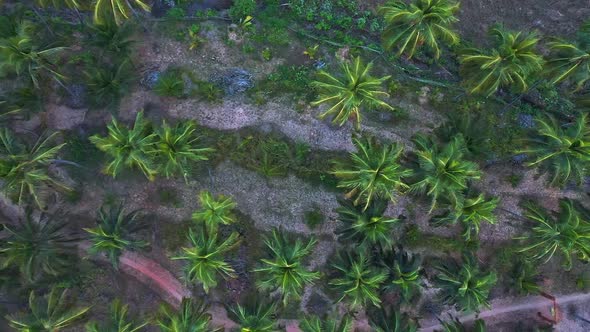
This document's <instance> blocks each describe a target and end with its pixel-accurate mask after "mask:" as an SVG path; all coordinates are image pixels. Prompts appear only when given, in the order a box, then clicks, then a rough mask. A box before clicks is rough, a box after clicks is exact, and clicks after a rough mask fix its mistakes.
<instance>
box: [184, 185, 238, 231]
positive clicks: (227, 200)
mask: <svg viewBox="0 0 590 332" xmlns="http://www.w3.org/2000/svg"><path fill="white" fill-rule="evenodd" d="M199 202H200V203H201V208H200V209H199V210H197V211H195V212H193V215H192V219H193V220H194V221H196V222H202V223H204V224H205V225H206V226H207V228H209V229H217V227H218V226H219V225H229V224H233V223H234V222H235V221H236V217H235V215H234V214H233V213H232V210H233V209H235V208H236V206H237V204H236V202H234V200H233V199H232V198H231V197H226V196H223V195H218V196H217V198H214V197H213V195H211V193H210V192H208V191H202V192H200V193H199Z"/></svg>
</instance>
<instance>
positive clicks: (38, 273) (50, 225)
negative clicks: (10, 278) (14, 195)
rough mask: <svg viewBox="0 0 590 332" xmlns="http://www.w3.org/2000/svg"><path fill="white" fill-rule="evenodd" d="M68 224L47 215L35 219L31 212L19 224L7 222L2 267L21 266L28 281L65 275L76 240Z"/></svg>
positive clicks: (1, 247) (0, 249)
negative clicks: (67, 227)
mask: <svg viewBox="0 0 590 332" xmlns="http://www.w3.org/2000/svg"><path fill="white" fill-rule="evenodd" d="M65 227H66V224H65V223H64V222H58V221H55V220H54V219H53V218H51V217H50V216H48V215H42V216H41V217H40V218H39V219H38V220H35V219H33V217H32V216H31V215H30V214H28V215H27V217H26V218H25V220H24V221H21V222H20V223H18V224H16V225H5V226H4V230H3V231H2V232H0V233H5V234H6V235H5V237H4V236H3V240H2V242H0V259H1V261H0V262H1V263H2V264H1V266H2V268H6V267H8V266H15V267H18V269H19V271H20V273H21V275H22V278H23V279H25V280H27V281H29V282H34V281H37V280H40V279H42V278H43V277H44V276H54V277H56V276H60V275H62V274H63V273H65V272H66V271H67V269H68V268H69V267H70V266H71V263H72V255H73V254H74V251H75V246H74V244H73V242H74V241H75V239H74V238H73V237H72V236H70V235H68V234H67V233H66V232H65Z"/></svg>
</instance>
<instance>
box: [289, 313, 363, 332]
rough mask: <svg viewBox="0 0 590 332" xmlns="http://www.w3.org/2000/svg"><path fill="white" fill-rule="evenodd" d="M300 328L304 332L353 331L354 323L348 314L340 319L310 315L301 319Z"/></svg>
mask: <svg viewBox="0 0 590 332" xmlns="http://www.w3.org/2000/svg"><path fill="white" fill-rule="evenodd" d="M299 329H300V330H301V331H302V332H353V331H354V324H353V321H352V319H351V318H350V316H348V315H346V316H344V317H343V318H342V319H340V320H338V319H334V318H327V319H325V318H324V319H320V318H319V317H318V316H310V317H305V318H304V319H302V320H300V321H299Z"/></svg>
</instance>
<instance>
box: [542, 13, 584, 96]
mask: <svg viewBox="0 0 590 332" xmlns="http://www.w3.org/2000/svg"><path fill="white" fill-rule="evenodd" d="M548 46H549V50H550V51H551V52H550V54H549V57H548V60H547V64H546V67H545V68H546V71H547V74H548V75H549V77H551V82H552V83H554V84H556V83H559V82H562V81H566V80H569V81H572V83H574V84H575V89H574V90H575V91H579V90H581V89H583V88H584V86H585V85H586V83H587V82H588V80H590V22H586V23H585V24H583V25H582V27H581V28H580V31H578V38H577V40H576V41H575V42H568V41H565V40H563V39H559V38H556V39H554V40H552V41H551V42H549V43H548Z"/></svg>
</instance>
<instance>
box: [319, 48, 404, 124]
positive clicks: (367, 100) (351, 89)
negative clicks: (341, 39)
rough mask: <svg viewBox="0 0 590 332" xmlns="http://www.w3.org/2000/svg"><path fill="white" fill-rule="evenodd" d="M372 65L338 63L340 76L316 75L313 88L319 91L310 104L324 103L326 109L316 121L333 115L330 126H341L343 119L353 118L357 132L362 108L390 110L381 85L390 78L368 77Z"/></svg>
mask: <svg viewBox="0 0 590 332" xmlns="http://www.w3.org/2000/svg"><path fill="white" fill-rule="evenodd" d="M372 67H373V64H372V63H369V64H367V65H364V64H363V63H362V62H361V59H360V58H359V57H357V58H355V59H354V60H353V62H352V64H348V63H342V71H343V72H344V77H335V76H332V75H330V74H329V73H327V72H325V71H321V72H320V73H319V81H314V82H313V85H314V86H315V87H316V88H317V90H318V92H319V99H318V100H316V101H314V102H313V103H312V105H316V106H317V105H320V104H323V103H327V104H329V105H330V108H329V109H328V110H327V111H326V112H324V113H322V114H321V115H320V118H322V119H323V118H325V117H326V116H328V115H330V116H334V119H333V120H332V122H333V123H337V124H338V125H340V126H342V125H344V123H346V121H347V120H349V119H353V120H354V121H355V123H356V127H357V129H358V128H360V121H361V113H360V112H361V109H363V108H365V107H381V108H385V109H388V110H393V107H391V106H390V105H389V104H387V103H386V102H385V101H383V98H386V97H389V94H388V93H387V92H385V91H384V90H383V88H382V85H383V83H384V82H385V81H387V80H388V79H389V78H390V76H385V77H382V78H374V77H372V76H371V75H370V71H371V68H372Z"/></svg>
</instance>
